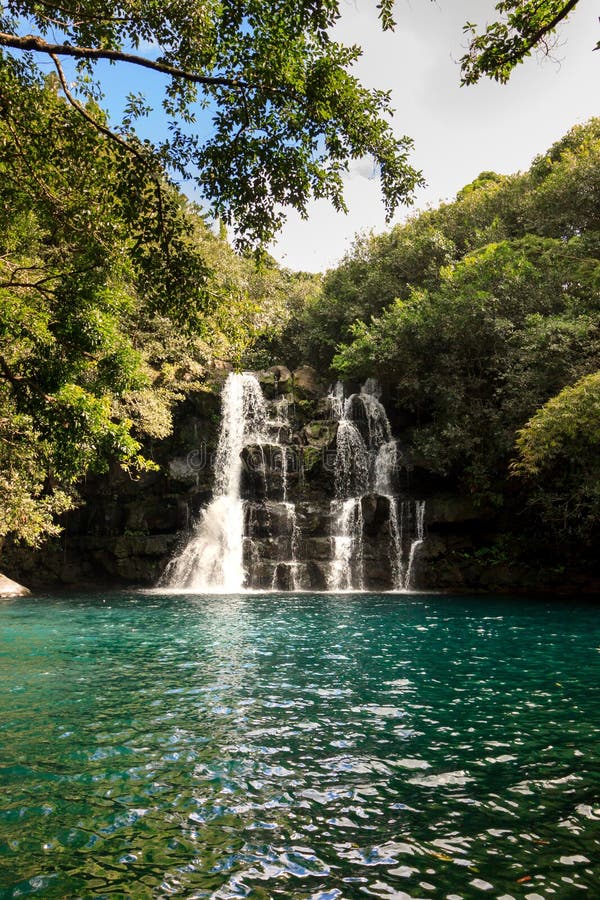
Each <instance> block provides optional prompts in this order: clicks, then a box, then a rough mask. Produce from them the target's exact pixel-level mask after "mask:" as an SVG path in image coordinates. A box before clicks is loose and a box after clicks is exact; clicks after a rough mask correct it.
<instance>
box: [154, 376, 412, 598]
mask: <svg viewBox="0 0 600 900" xmlns="http://www.w3.org/2000/svg"><path fill="white" fill-rule="evenodd" d="M329 405H330V411H331V415H332V417H333V418H334V419H336V420H337V422H338V428H337V436H336V458H335V472H334V488H335V498H334V500H332V502H331V508H330V514H331V522H332V525H331V545H332V553H331V559H330V563H329V567H328V575H327V588H328V590H331V591H350V590H359V591H360V590H364V588H365V559H364V556H365V550H364V527H365V522H364V514H363V500H364V498H365V496H367V495H369V494H371V495H376V496H378V497H385V498H386V499H387V502H388V507H389V514H388V516H389V518H388V533H389V547H390V569H391V581H392V588H393V589H395V590H407V589H410V587H411V584H412V580H411V579H412V572H413V567H414V561H415V557H416V555H417V551H418V548H419V546H420V545H421V544H422V542H423V522H424V513H425V505H424V502H422V501H410V500H405V499H400V498H399V497H398V495H397V492H396V490H395V481H396V469H397V446H396V442H395V441H394V440H393V438H392V433H391V428H390V423H389V420H388V417H387V414H386V412H385V409H384V407H383V406H382V404H381V403H380V401H379V395H378V388H377V384H376V382H374V381H373V380H371V379H370V380H369V381H367V382H366V383H365V385H363V387H362V389H361V391H360V393H357V394H352V395H351V396H350V397H348V398H347V399H344V392H343V387H342V385H341V384H337V385H336V386H335V388H334V389H333V391H332V392H331V394H330V395H329ZM272 406H273V407H274V411H275V418H270V417H269V414H268V412H267V404H266V401H265V398H264V396H263V394H262V391H261V388H260V384H259V382H258V380H257V379H256V377H255V376H254V375H251V374H249V373H243V374H231V375H229V377H228V378H227V381H226V382H225V385H224V388H223V393H222V415H221V428H220V433H219V440H218V445H217V451H216V459H215V481H214V490H213V498H212V500H211V502H210V503H209V505H208V506H207V507H206V509H204V510H203V511H202V512H201V515H200V518H199V520H198V522H197V524H196V525H195V527H194V529H193V531H192V534H191V536H190V538H189V540H188V541H187V543H186V545H185V546H184V547H183V549H182V550H181V552H180V553H179V554H178V555H177V556H176V557H175V558H174V559H173V560H171V562H170V563H169V564H168V566H167V568H166V569H165V572H164V574H163V576H162V578H161V579H160V582H159V586H161V587H169V588H172V589H184V590H191V591H197V592H199V593H237V592H239V591H242V590H244V588H245V586H246V583H247V580H248V573H247V572H246V570H245V568H244V556H245V554H244V546H245V544H246V562H247V564H248V565H249V566H250V568H251V570H252V571H254V570H256V569H257V568H258V566H259V564H260V562H261V560H260V558H259V557H258V558H257V555H258V551H257V547H256V545H255V543H254V541H253V534H255V532H254V531H253V528H254V527H255V521H254V519H253V514H252V507H251V506H250V507H249V511H248V510H246V512H248V515H247V516H246V517H245V514H244V513H245V510H244V502H243V500H242V496H241V481H242V466H243V462H242V460H243V451H244V449H245V448H249V447H250V448H252V452H253V453H254V451H256V453H254V458H253V465H254V469H255V471H256V472H258V473H259V474H260V476H261V477H262V480H263V483H264V484H263V487H264V497H265V498H266V500H267V501H269V502H268V503H266V506H265V509H266V515H267V519H268V521H270V517H271V513H272V510H273V508H274V506H275V507H276V505H277V504H278V503H279V504H280V507H281V508H282V509H283V513H284V516H283V520H284V521H285V527H284V528H283V529H280V531H281V535H282V537H281V547H280V549H279V558H278V559H277V560H276V561H275V563H274V568H273V574H272V577H271V588H272V589H274V590H275V589H278V588H280V587H282V585H285V586H286V587H289V588H290V589H291V590H297V589H299V588H300V587H301V584H302V578H301V574H300V573H301V570H302V568H303V567H304V568H305V567H306V563H305V562H300V561H299V556H300V549H301V532H300V528H299V525H298V518H297V511H296V504H295V503H293V502H291V501H290V499H289V496H288V474H289V471H288V466H289V461H290V460H289V456H290V454H289V449H290V448H289V447H288V446H287V442H289V438H290V435H289V431H290V425H289V420H288V417H287V401H285V402H282V401H281V400H279V401H275V403H273V404H272ZM265 448H267V451H268V456H269V463H268V469H269V472H271V470H272V469H273V468H274V465H273V461H274V460H275V459H277V462H278V465H277V466H276V468H279V466H280V469H281V472H280V476H281V482H280V499H279V500H276V499H270V498H269V496H268V477H269V476H268V471H267V454H266V453H265ZM271 496H272V495H271ZM245 518H246V519H247V520H248V521H247V522H246V526H245V524H244V520H245ZM270 527H271V526H270V525H269V528H270ZM283 535H285V538H284V537H283ZM286 578H287V580H286ZM282 579H283V580H282Z"/></svg>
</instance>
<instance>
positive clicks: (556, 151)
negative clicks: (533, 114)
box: [0, 0, 600, 544]
mask: <svg viewBox="0 0 600 900" xmlns="http://www.w3.org/2000/svg"><path fill="white" fill-rule="evenodd" d="M377 6H378V9H379V15H380V19H381V22H382V26H383V28H392V27H393V24H394V23H393V19H392V15H391V10H392V3H391V0H382V2H381V3H378V4H377ZM575 6H576V2H572V0H571V2H562V3H559V2H555V0H547V2H542V3H535V4H534V3H533V2H529V0H528V2H526V3H522V2H516V0H514V2H513V0H508V2H501V3H498V4H497V6H496V10H497V12H498V16H499V19H498V21H497V22H496V23H492V24H491V25H490V26H489V27H488V28H487V30H486V31H485V32H484V33H483V34H481V35H478V34H477V31H476V29H475V26H471V25H470V24H469V25H467V26H466V30H467V31H468V32H469V33H470V34H471V46H470V49H469V51H468V53H467V55H466V56H465V58H464V59H463V80H464V81H465V82H467V83H468V82H472V81H475V80H477V78H479V77H480V76H481V75H483V74H485V75H490V76H492V77H495V78H498V79H499V80H502V81H504V80H506V79H507V78H508V77H509V75H510V72H511V71H512V69H513V68H514V66H515V65H516V64H517V63H518V62H519V61H521V60H522V59H523V58H524V57H525V56H526V55H528V53H529V52H530V50H531V49H532V48H534V47H535V46H540V45H543V44H544V42H545V41H546V40H547V38H548V36H549V35H552V34H553V33H554V31H555V29H556V27H557V26H558V25H559V23H560V22H561V21H562V20H563V19H564V18H565V16H566V15H568V14H569V13H570V12H571V11H572V10H573V9H574V7H575ZM339 15H340V3H339V2H337V0H311V2H307V3H303V4H298V3H297V2H296V0H278V2H276V3H269V4H265V3H264V2H263V0H244V2H238V0H236V2H230V0H225V2H223V0H219V2H217V0H214V2H213V0H209V2H207V3H203V4H181V3H179V2H178V0H177V2H176V0H167V2H165V3H162V4H159V5H156V4H150V5H148V4H146V5H143V4H142V5H141V6H140V4H138V3H130V2H124V3H119V4H116V3H112V2H108V3H104V4H102V6H101V7H99V6H98V4H97V3H92V2H90V0H85V2H79V0H78V2H77V3H70V2H66V3H61V4H60V5H55V4H53V3H51V2H50V3H43V4H40V3H37V2H28V0H18V2H10V3H7V4H4V6H3V8H2V10H1V11H0V48H2V49H0V508H1V509H2V513H3V515H2V521H1V523H0V542H1V541H2V539H3V537H4V536H5V535H12V536H13V537H16V538H18V539H23V540H25V541H27V542H29V543H32V544H36V543H38V542H39V541H40V540H41V539H42V538H43V537H44V536H45V535H48V534H53V533H56V531H57V525H56V521H57V519H56V517H57V515H58V514H60V513H61V512H63V511H65V510H67V509H68V508H69V507H70V506H72V505H73V504H74V503H75V502H77V486H78V484H79V483H80V481H81V479H82V477H83V476H84V475H85V474H86V473H87V472H102V471H105V470H106V469H107V467H108V466H109V465H110V464H111V463H112V462H114V461H117V462H119V463H120V464H121V465H122V466H124V467H125V468H126V469H128V470H129V471H130V472H131V474H132V476H135V475H136V473H138V472H141V471H143V470H144V469H147V468H149V467H152V465H153V464H152V463H151V461H150V459H149V458H148V457H151V455H152V454H151V453H147V452H146V451H145V450H144V447H146V449H148V447H149V445H151V442H152V441H153V440H160V439H161V438H164V437H165V436H166V435H168V434H169V432H170V429H171V409H172V406H173V404H174V403H176V402H177V401H178V400H180V399H181V398H182V397H183V396H184V395H185V392H186V391H188V390H190V388H193V387H194V386H196V387H198V386H201V385H205V384H206V381H207V380H208V379H209V377H210V373H211V372H212V371H214V369H215V368H216V367H218V366H222V365H223V364H226V365H234V366H246V367H260V366H265V365H268V364H270V363H272V362H273V361H275V360H281V361H285V362H286V363H287V364H289V365H295V364H300V363H312V364H313V365H316V366H317V367H318V368H320V369H321V370H328V369H333V370H335V371H337V372H338V373H340V374H342V375H343V376H345V377H348V378H359V377H363V376H366V375H379V377H380V378H381V380H382V381H383V382H384V383H385V385H386V387H387V389H388V390H390V391H393V395H394V399H395V403H396V406H397V413H398V416H399V417H400V419H399V421H400V422H401V424H403V426H404V429H405V431H406V434H407V439H408V441H409V443H410V447H411V450H412V453H413V455H414V456H415V458H417V459H419V460H420V461H421V462H422V464H423V465H424V466H425V467H426V468H428V469H429V470H430V471H431V472H433V473H435V474H436V475H440V476H444V477H446V478H449V479H451V480H452V481H453V482H454V483H455V484H456V485H457V486H458V487H459V488H460V489H461V490H466V491H468V492H470V493H473V494H475V495H476V496H477V497H478V498H479V499H481V501H482V502H490V501H492V502H494V503H496V504H498V505H499V506H502V505H504V506H507V505H508V506H511V504H512V505H513V506H511V508H513V507H514V504H515V500H514V495H515V494H522V495H523V496H525V498H526V500H527V501H528V502H529V503H530V504H531V508H532V509H535V510H536V511H538V512H539V514H540V515H541V516H542V518H543V520H544V522H545V523H546V524H547V526H548V528H552V529H555V530H557V531H559V532H560V533H564V534H570V535H573V536H574V535H577V536H578V539H580V538H581V535H582V534H584V533H585V534H588V535H589V534H590V533H591V530H592V529H593V523H594V522H595V521H596V518H597V498H598V477H597V469H596V468H594V465H597V464H595V463H594V462H593V460H592V459H591V457H592V455H593V451H594V447H595V444H594V440H595V438H594V435H595V434H596V432H595V431H594V427H593V425H592V424H591V423H592V421H593V416H594V415H596V414H597V402H596V401H594V400H593V397H594V396H595V395H594V391H596V392H597V382H595V381H593V380H592V381H588V380H586V379H588V378H589V376H591V375H592V374H593V373H594V372H595V371H596V370H597V369H598V365H599V363H598V354H599V332H598V312H599V303H600V296H599V291H600V174H599V173H600V166H599V162H600V120H595V121H593V122H591V123H589V124H588V125H587V126H585V127H581V128H576V129H574V130H573V131H572V132H571V133H570V134H568V135H567V136H566V137H565V138H564V139H563V140H562V141H560V142H559V143H558V144H556V145H555V146H554V147H553V148H551V149H550V151H549V152H548V153H547V154H546V155H544V156H542V157H540V158H539V159H538V160H536V161H535V163H534V165H533V166H532V168H531V169H530V171H529V172H528V173H525V174H523V175H517V176H512V177H507V176H500V175H496V174H495V173H493V172H484V173H482V174H481V175H480V176H479V178H478V179H476V180H475V181H474V182H473V183H472V184H471V185H468V186H467V187H465V188H464V189H463V190H462V191H461V192H460V194H459V195H458V197H457V199H456V201H455V202H454V203H450V204H445V205H443V206H441V207H440V208H439V209H437V210H432V211H428V212H425V213H422V214H420V215H418V216H415V217H413V218H412V219H411V220H410V221H409V222H408V223H407V224H405V225H403V226H398V227H396V228H394V229H392V230H391V231H390V232H389V233H388V234H384V235H379V236H363V237H360V238H358V239H357V242H356V244H355V246H354V248H353V250H352V252H351V253H350V254H349V255H348V256H347V258H346V259H345V260H344V261H343V262H342V263H341V265H340V266H339V267H338V268H337V269H336V270H334V271H332V272H330V273H328V274H327V275H326V276H325V278H324V279H322V278H321V277H319V276H312V275H307V274H302V273H290V272H286V271H282V270H281V269H279V268H278V267H277V266H276V265H275V264H274V263H273V261H272V260H270V259H269V258H268V256H267V255H266V254H265V253H264V251H262V248H263V247H264V245H265V243H266V242H268V241H269V239H270V238H271V237H272V236H273V234H274V232H275V231H276V229H277V228H278V227H279V225H280V224H281V222H282V221H283V218H284V215H285V213H284V207H285V206H290V205H291V206H293V207H295V208H296V209H298V210H299V211H300V212H301V213H303V212H305V211H306V208H307V203H308V201H309V199H310V198H311V197H317V198H318V197H327V198H328V199H330V200H331V201H332V203H333V204H334V205H335V206H336V207H337V208H343V206H344V200H343V194H342V184H343V176H344V173H345V172H346V171H347V168H348V166H349V163H350V162H351V161H352V160H354V159H357V158H361V157H363V156H365V155H369V156H371V157H372V158H373V159H374V161H375V163H376V164H377V167H378V170H379V173H380V177H381V184H382V190H383V195H384V201H385V203H386V207H387V210H388V213H390V214H391V213H392V212H393V210H394V209H395V208H396V207H397V205H398V204H399V203H409V202H410V200H411V196H412V192H413V189H414V188H415V186H416V185H418V184H419V183H420V180H421V175H420V173H418V172H416V171H415V170H414V169H413V168H412V166H411V165H410V163H409V159H408V154H409V152H410V148H411V141H410V139H409V138H407V137H401V138H396V137H395V136H394V133H393V131H392V129H391V127H390V125H389V123H388V117H389V114H390V106H389V102H390V98H389V94H388V93H386V92H383V91H369V90H367V89H365V88H364V87H363V86H362V85H361V84H360V83H359V82H358V81H357V79H356V78H355V77H354V76H353V75H352V74H351V68H352V65H353V63H354V62H355V61H356V60H357V59H358V57H359V55H360V50H359V49H358V48H354V47H352V48H348V47H344V46H342V45H340V44H338V43H337V42H335V41H334V40H332V39H331V37H330V30H331V27H332V25H333V24H335V22H336V20H337V19H338V18H339ZM144 48H146V49H147V48H152V49H151V50H149V51H148V52H146V53H145V49H144ZM67 58H70V59H74V60H75V61H76V74H75V82H74V83H72V82H71V81H70V80H69V79H67V77H66V74H65V70H64V68H63V66H64V60H65V59H67ZM40 60H41V61H43V62H44V61H45V62H49V61H50V62H51V63H52V64H53V65H54V68H55V73H54V74H53V75H52V76H47V75H42V72H41V69H40V68H39V66H38V62H39V61H40ZM99 60H112V61H113V62H116V63H118V64H120V65H122V66H142V67H144V68H145V69H147V70H152V71H153V72H154V73H156V74H155V75H153V77H156V78H163V79H164V86H165V89H164V95H163V113H164V114H165V115H166V117H167V119H168V122H169V129H168V137H166V138H164V139H163V140H162V141H161V142H157V143H156V144H152V143H150V142H149V141H145V140H141V139H140V137H139V136H138V135H137V134H136V128H137V126H138V123H139V121H140V119H142V118H143V117H145V116H146V115H148V114H149V112H150V110H149V109H148V106H147V103H146V101H145V100H144V98H143V97H141V96H137V95H136V96H133V95H132V96H130V97H129V100H128V104H127V108H126V110H125V113H124V118H123V120H122V121H121V122H120V123H117V124H115V123H114V122H111V121H109V119H108V117H107V116H106V114H105V113H104V112H103V111H102V108H101V103H102V96H103V95H102V88H101V81H100V80H98V77H97V72H96V63H97V62H98V61H99ZM70 77H71V73H69V78H70ZM197 101H200V104H201V107H203V109H204V110H205V113H206V117H207V118H206V119H203V120H202V123H201V126H202V129H203V131H202V133H201V128H200V125H199V124H198V123H197V122H196V120H195V115H196V111H197V109H198V107H196V106H195V104H196V102H197ZM208 120H210V123H211V124H210V127H208V128H207V127H206V123H207V121H208ZM175 177H176V178H178V179H185V178H194V179H195V181H196V185H197V187H198V188H199V190H200V191H201V194H202V196H203V198H204V199H205V200H206V202H207V204H209V205H210V207H211V210H212V214H213V215H214V216H215V219H214V222H213V224H214V223H215V222H220V225H221V234H220V235H219V236H217V235H216V234H215V233H214V231H213V228H212V227H210V224H209V223H208V222H207V218H206V213H201V212H200V210H199V209H198V208H197V207H195V206H194V205H193V204H191V203H190V202H189V201H188V200H186V199H185V197H184V196H183V194H182V193H181V191H180V190H179V189H178V188H177V187H176V186H175V184H174V181H173V179H174V178H175ZM225 226H232V227H233V228H234V229H235V231H236V234H237V250H238V252H234V251H233V250H232V248H231V247H230V246H229V244H228V243H227V241H226V239H225ZM257 248H258V249H259V250H260V251H261V253H259V254H258V255H259V256H260V258H261V259H262V263H261V265H260V266H259V267H257V266H256V265H255V258H254V256H251V255H250V251H251V250H256V249H257ZM571 391H572V392H573V393H571ZM552 398H554V399H552ZM590 398H592V399H590ZM586 404H587V405H586ZM594 404H596V405H594ZM579 419H580V421H581V425H578V424H577V422H578V421H579ZM586 429H587V430H586ZM580 431H581V432H582V434H580V433H579V432H580ZM584 431H585V434H583V432H584ZM544 435H545V437H544ZM586 435H587V436H586ZM515 442H516V443H515ZM149 448H150V449H151V446H150V447H149ZM571 457H573V458H576V464H575V463H573V464H572V465H571V468H570V471H569V474H568V477H567V475H566V474H565V473H564V472H563V473H562V474H561V471H560V470H561V465H563V463H564V462H565V460H567V459H570V458H571ZM511 462H512V472H513V475H512V476H510V477H509V467H510V465H511ZM594 479H595V480H594ZM517 484H518V485H519V486H520V487H518V488H517V487H515V485H517ZM518 502H519V503H520V502H521V501H520V500H519V501H518ZM517 506H518V503H517Z"/></svg>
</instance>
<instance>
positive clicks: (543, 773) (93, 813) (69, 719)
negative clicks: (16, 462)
mask: <svg viewBox="0 0 600 900" xmlns="http://www.w3.org/2000/svg"><path fill="white" fill-rule="evenodd" d="M0 626H1V629H2V631H1V635H2V636H1V640H0V690H1V697H2V701H1V702H2V717H1V720H0V787H1V789H2V803H1V806H0V898H13V897H25V896H39V897H43V898H76V897H82V898H85V897H107V898H108V897H110V898H115V897H129V896H132V897H136V898H140V900H143V898H155V897H186V898H223V900H224V898H238V897H250V898H298V900H309V898H311V900H338V898H339V900H343V898H368V897H377V898H382V900H392V898H427V897H436V898H442V897H443V898H447V900H458V898H471V897H478V896H488V897H497V898H503V900H508V898H511V897H514V898H521V897H523V898H527V900H538V898H540V897H542V898H543V897H553V898H567V897H577V896H579V895H580V894H581V893H582V892H587V893H588V895H590V896H591V897H598V896H600V877H599V874H598V868H597V863H598V859H599V857H600V854H599V842H600V834H599V825H600V801H599V796H598V786H599V771H600V767H599V765H598V736H599V731H600V717H599V710H600V677H599V675H600V672H599V669H600V653H599V646H600V616H599V615H598V610H597V608H594V607H593V606H590V605H585V604H583V603H581V604H579V603H576V602H571V603H567V602H566V601H563V600H553V601H551V602H545V601H543V600H536V601H529V600H523V599H517V598H512V599H511V598H505V599H498V598H495V599H490V598H486V599H483V598H471V599H464V598H456V597H453V598H452V597H429V596H414V597H409V596H401V595H359V596H356V595H339V596H335V595H320V596H313V595H309V594H304V595H289V594H288V595H246V596H235V597H231V596H229V597H220V596H208V597H194V596H185V597H174V596H159V595H153V594H147V595H144V594H137V595H135V594H127V595H125V594H122V595H106V596H105V597H101V596H93V597H87V598H86V597H76V596H73V597H69V598H54V599H52V598H38V599H37V600H31V601H19V602H15V603H12V604H5V605H4V606H2V607H0Z"/></svg>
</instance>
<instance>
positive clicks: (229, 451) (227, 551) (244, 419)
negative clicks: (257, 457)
mask: <svg viewBox="0 0 600 900" xmlns="http://www.w3.org/2000/svg"><path fill="white" fill-rule="evenodd" d="M266 421H267V413H266V407H265V400H264V397H263V394H262V391H261V389H260V385H259V383H258V381H257V380H256V378H255V377H254V376H253V375H249V374H246V373H244V374H241V375H237V374H231V375H229V377H228V378H227V381H226V382H225V386H224V388H223V393H222V397H221V431H220V434H219V442H218V445H217V453H216V460H215V487H214V492H213V499H212V501H211V502H210V503H209V505H208V506H207V507H206V509H205V510H203V511H202V513H201V515H200V519H199V521H198V524H197V525H196V527H195V529H194V532H193V534H192V536H191V538H190V539H189V541H188V542H187V544H186V546H185V547H184V548H183V550H182V551H181V553H180V554H179V555H178V556H177V557H176V558H175V559H173V560H172V561H171V562H170V563H169V564H168V566H167V568H166V569H165V572H164V574H163V576H162V578H161V580H160V585H161V586H165V587H171V588H184V589H188V590H193V591H198V592H202V593H211V592H213V593H214V592H216V591H218V592H223V593H236V592H238V591H241V590H242V589H243V587H244V582H245V578H246V575H245V572H244V563H243V556H244V505H243V501H242V499H241V496H240V481H241V474H242V450H243V448H244V446H245V445H246V444H248V443H257V444H259V443H261V440H262V436H263V432H264V429H265V423H266Z"/></svg>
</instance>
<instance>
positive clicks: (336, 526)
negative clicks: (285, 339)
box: [327, 382, 369, 591]
mask: <svg viewBox="0 0 600 900" xmlns="http://www.w3.org/2000/svg"><path fill="white" fill-rule="evenodd" d="M328 401H329V407H330V411H331V415H332V417H333V418H337V419H338V429H337V435H336V455H335V462H334V466H335V470H334V484H335V500H334V501H333V502H332V504H331V521H332V544H333V553H332V558H331V563H330V567H329V574H328V578H327V587H328V589H329V590H330V591H348V590H362V589H363V585H364V570H363V515H362V503H361V498H362V496H363V495H364V494H365V493H366V492H367V490H368V483H369V453H368V450H367V446H366V444H365V442H364V440H363V438H362V435H361V433H360V431H359V430H358V428H357V427H356V425H355V424H354V422H352V421H351V420H350V418H349V413H350V405H349V400H348V401H346V402H345V403H344V389H343V386H342V385H341V384H340V383H339V382H338V383H337V384H336V385H335V387H334V388H333V390H332V391H331V392H330V394H329V397H328Z"/></svg>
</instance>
